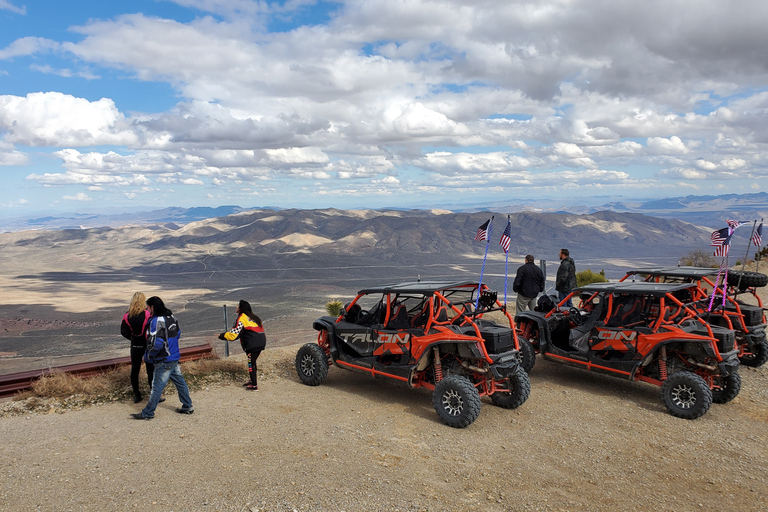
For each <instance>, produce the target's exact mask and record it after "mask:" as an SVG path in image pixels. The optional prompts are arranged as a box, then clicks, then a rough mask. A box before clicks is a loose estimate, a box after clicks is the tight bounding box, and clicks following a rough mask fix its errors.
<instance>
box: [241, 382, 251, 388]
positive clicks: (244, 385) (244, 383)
mask: <svg viewBox="0 0 768 512" xmlns="http://www.w3.org/2000/svg"><path fill="white" fill-rule="evenodd" d="M250 385H251V381H248V382H243V387H246V386H250Z"/></svg>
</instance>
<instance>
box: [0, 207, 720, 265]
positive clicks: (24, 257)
mask: <svg viewBox="0 0 768 512" xmlns="http://www.w3.org/2000/svg"><path fill="white" fill-rule="evenodd" d="M169 215H170V212H169ZM491 215H495V220H494V223H493V225H492V233H491V240H490V244H489V252H490V258H491V259H493V260H496V261H499V260H502V261H503V259H504V258H503V252H502V251H501V249H500V247H499V238H500V236H501V233H502V231H503V229H504V226H505V224H506V221H507V218H506V217H507V216H506V215H505V214H503V213H495V214H494V213H491V212H478V213H454V212H448V211H437V210H431V211H427V210H409V211H397V210H384V211H378V210H334V209H327V210H282V211H275V210H264V209H261V210H251V211H245V212H240V213H236V214H232V215H228V216H225V217H220V218H212V219H205V220H200V221H193V222H189V223H187V224H185V225H183V226H180V225H179V224H178V223H158V224H153V225H147V226H125V227H120V228H110V227H102V228H92V229H64V230H57V231H43V230H37V231H24V232H16V233H5V234H0V253H2V254H3V258H0V259H4V258H12V259H14V261H27V262H28V263H29V265H30V274H35V273H36V272H40V271H41V268H38V267H44V268H49V269H51V270H54V269H55V271H56V272H59V273H60V272H78V273H83V272H85V273H87V272H98V273H104V272H107V274H105V276H106V277H105V279H107V278H110V277H108V276H109V275H111V274H113V273H114V272H116V271H130V272H135V273H141V274H153V273H158V274H165V275H169V274H172V273H173V272H187V273H189V272H193V273H194V272H199V273H201V274H204V273H207V272H211V273H215V272H221V271H228V270H249V271H250V270H255V269H272V270H274V271H275V272H281V271H283V270H284V269H289V268H290V269H297V268H307V269H310V268H323V267H326V266H327V267H336V268H338V267H339V266H340V265H341V266H345V265H348V266H349V268H350V269H353V268H354V269H361V268H365V267H366V266H371V267H374V266H377V265H380V264H382V263H386V264H389V265H392V264H394V265H397V266H409V267H414V268H415V269H417V270H418V268H425V267H430V268H439V267H440V266H441V265H444V266H445V269H446V270H448V269H450V268H451V267H452V266H456V265H478V266H479V264H480V262H481V261H482V256H483V253H484V251H485V244H484V243H482V242H476V241H474V240H473V239H474V237H475V234H476V232H477V228H478V227H479V226H480V225H481V224H483V223H484V222H485V221H486V220H488V218H489V217H491ZM164 218H171V217H169V216H166V217H164ZM509 219H510V222H511V229H512V244H511V248H510V257H511V261H518V262H519V261H520V260H521V256H522V255H525V254H528V253H531V254H534V255H535V256H536V257H537V258H544V259H548V260H550V261H553V260H556V256H557V253H558V250H559V249H560V248H561V247H566V248H569V249H570V251H571V254H572V255H573V256H574V258H575V259H576V260H577V262H578V263H579V264H580V265H581V266H580V268H586V266H585V265H587V263H586V262H588V261H593V262H596V263H595V264H594V268H596V269H597V268H602V267H601V266H600V265H601V264H602V265H604V266H612V265H633V264H638V263H637V262H639V261H640V260H642V261H643V262H645V264H651V263H654V262H656V263H662V262H663V263H674V262H676V261H677V258H679V257H680V256H682V255H684V254H686V253H688V252H689V251H691V250H692V249H695V248H704V247H707V246H708V244H709V234H710V229H709V228H701V227H697V226H694V225H691V224H688V223H686V222H682V221H678V220H673V219H661V218H656V217H650V216H647V215H642V214H638V213H619V212H611V211H603V212H596V213H593V214H588V215H575V214H558V213H535V212H520V213H514V214H511V215H510V216H509ZM611 260H616V261H619V260H620V261H619V262H618V263H611V262H610V261H611ZM622 261H623V262H625V263H621V262H622ZM626 262H635V263H626ZM496 265H497V266H498V264H496ZM590 265H592V264H591V263H590ZM515 268H516V267H515ZM33 269H36V270H33ZM417 270H416V271H417ZM496 270H498V269H496ZM355 272H360V270H356V271H355Z"/></svg>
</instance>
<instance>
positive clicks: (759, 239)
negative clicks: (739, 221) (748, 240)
mask: <svg viewBox="0 0 768 512" xmlns="http://www.w3.org/2000/svg"><path fill="white" fill-rule="evenodd" d="M752 243H753V244H755V247H760V245H762V243H763V223H762V222H761V223H760V225H759V226H757V229H756V230H755V233H754V234H753V235H752Z"/></svg>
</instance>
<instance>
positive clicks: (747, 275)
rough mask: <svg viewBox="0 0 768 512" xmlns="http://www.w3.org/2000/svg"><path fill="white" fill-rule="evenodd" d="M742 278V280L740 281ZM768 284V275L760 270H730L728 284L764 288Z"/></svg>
mask: <svg viewBox="0 0 768 512" xmlns="http://www.w3.org/2000/svg"><path fill="white" fill-rule="evenodd" d="M739 279H741V282H739ZM767 284H768V276H767V275H765V274H763V273H760V272H749V271H747V270H729V271H728V285H729V286H738V287H740V288H745V289H746V288H762V287H763V286H765V285H767Z"/></svg>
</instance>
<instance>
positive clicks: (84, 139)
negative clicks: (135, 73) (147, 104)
mask: <svg viewBox="0 0 768 512" xmlns="http://www.w3.org/2000/svg"><path fill="white" fill-rule="evenodd" d="M0 131H5V132H6V134H5V137H4V138H5V140H6V141H8V142H13V143H16V144H23V145H27V146H89V145H101V144H118V145H131V144H133V143H134V142H136V136H135V135H134V134H133V132H132V131H130V129H129V127H128V126H127V124H126V122H125V119H124V117H123V115H122V114H121V113H120V112H118V110H117V108H116V107H115V103H114V102H113V101H112V100H110V99H107V98H102V99H100V100H98V101H93V102H91V101H88V100H85V99H83V98H75V97H74V96H70V95H67V94H61V93H58V92H48V93H29V94H27V96H26V97H23V96H7V95H6V96H0Z"/></svg>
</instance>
